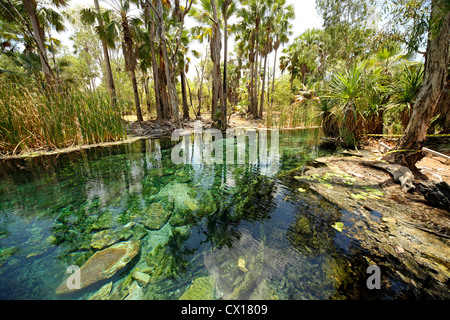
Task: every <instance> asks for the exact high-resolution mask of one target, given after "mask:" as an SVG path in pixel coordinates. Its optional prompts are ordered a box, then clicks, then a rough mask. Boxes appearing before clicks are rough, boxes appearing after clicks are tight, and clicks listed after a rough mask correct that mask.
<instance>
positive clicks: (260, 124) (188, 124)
mask: <svg viewBox="0 0 450 320" xmlns="http://www.w3.org/2000/svg"><path fill="white" fill-rule="evenodd" d="M124 121H125V126H126V138H125V139H123V140H119V141H112V142H100V143H93V144H83V145H73V146H70V147H66V148H54V149H51V150H47V149H32V150H27V151H26V152H21V153H18V154H0V160H6V159H23V158H34V157H39V156H44V155H57V154H63V153H69V152H74V151H80V150H86V149H90V148H97V147H108V146H114V145H119V144H125V143H133V142H135V141H137V140H141V139H151V138H170V136H171V134H172V132H173V131H174V130H175V129H176V127H175V125H174V124H173V123H171V122H169V121H167V122H162V123H160V122H157V121H155V120H146V121H143V122H141V123H139V122H137V121H136V116H126V117H124ZM195 121H198V120H197V119H189V120H185V121H182V123H181V127H182V128H183V129H185V130H193V129H194V122H195ZM200 121H201V122H202V126H203V129H204V130H207V129H210V128H214V126H213V122H212V121H211V118H210V116H209V115H204V116H203V117H201V119H200ZM228 127H229V128H231V129H233V128H235V129H236V128H248V129H250V128H265V124H264V121H263V120H261V119H246V118H244V117H241V116H239V115H235V114H234V115H232V116H231V118H230V121H229V123H228ZM316 128H318V127H316ZM295 129H304V128H300V127H298V128H283V130H295Z"/></svg>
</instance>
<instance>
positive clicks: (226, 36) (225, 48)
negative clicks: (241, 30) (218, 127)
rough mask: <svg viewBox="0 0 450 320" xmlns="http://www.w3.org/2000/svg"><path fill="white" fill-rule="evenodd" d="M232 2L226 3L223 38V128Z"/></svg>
mask: <svg viewBox="0 0 450 320" xmlns="http://www.w3.org/2000/svg"><path fill="white" fill-rule="evenodd" d="M230 4H231V1H226V2H224V4H223V5H224V10H223V11H224V14H223V15H224V20H225V23H224V31H223V33H224V36H223V42H224V49H223V108H222V109H223V110H222V113H221V116H222V118H221V121H222V127H223V128H225V129H226V128H227V102H228V101H227V100H228V99H227V98H228V92H227V91H228V90H227V73H228V12H227V11H228V6H230Z"/></svg>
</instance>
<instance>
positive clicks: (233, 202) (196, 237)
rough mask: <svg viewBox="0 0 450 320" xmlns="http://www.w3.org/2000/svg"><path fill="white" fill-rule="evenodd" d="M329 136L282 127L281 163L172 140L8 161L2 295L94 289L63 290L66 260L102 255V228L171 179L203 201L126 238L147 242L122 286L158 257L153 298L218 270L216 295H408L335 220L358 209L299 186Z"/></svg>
mask: <svg viewBox="0 0 450 320" xmlns="http://www.w3.org/2000/svg"><path fill="white" fill-rule="evenodd" d="M319 137H320V133H319V131H318V130H299V131H285V132H281V133H280V159H279V170H278V172H275V173H274V172H272V173H270V172H267V171H265V169H264V166H262V165H257V164H256V165H255V164H253V165H248V164H247V165H236V164H221V165H218V164H214V165H192V164H186V165H184V164H181V165H174V164H173V162H172V161H171V151H172V147H173V146H174V144H175V143H174V142H171V141H170V140H168V139H167V140H141V141H138V142H136V143H133V144H124V145H120V146H114V147H103V148H95V149H91V150H88V151H80V152H76V153H70V154H62V155H59V156H51V157H50V156H45V157H39V158H34V159H28V160H14V161H4V162H2V163H1V164H0V299H86V298H88V297H89V294H90V293H91V292H94V291H95V290H96V289H98V288H94V287H93V288H88V290H87V291H84V292H82V293H80V294H79V295H75V296H69V297H66V296H64V297H61V296H57V295H56V294H55V289H56V288H57V287H58V286H59V285H60V284H61V283H62V282H63V281H64V279H65V278H66V277H67V275H66V268H67V267H68V266H69V265H73V264H75V265H79V266H81V265H82V264H83V263H84V262H86V261H87V259H88V258H89V257H90V256H92V254H93V253H94V252H95V249H94V248H92V246H91V242H92V237H93V235H94V234H96V233H98V232H100V231H101V230H107V229H111V230H116V231H117V230H123V228H124V225H126V224H127V223H129V222H132V221H135V222H136V217H137V216H139V215H140V214H142V212H146V210H147V209H148V207H149V206H150V205H151V203H152V202H153V201H154V199H155V195H157V194H158V193H159V192H160V191H161V190H163V189H164V188H166V189H167V188H168V186H172V187H173V190H178V192H185V193H186V194H187V195H188V196H189V197H190V199H191V200H192V199H194V200H195V205H196V206H197V207H200V208H201V209H200V210H194V211H193V212H189V211H184V212H183V213H182V214H180V215H179V216H177V219H175V214H174V213H173V214H172V217H171V219H170V220H169V222H167V223H166V224H165V225H164V226H163V227H162V228H161V229H159V230H149V229H148V228H144V227H143V226H142V225H140V229H139V231H140V232H141V233H137V232H136V233H133V234H132V235H131V238H130V234H129V235H128V236H127V237H125V238H124V239H122V241H123V240H127V239H134V238H139V239H140V241H141V252H140V254H139V256H138V257H137V258H136V259H135V260H133V262H132V263H131V265H130V266H129V267H128V268H127V269H126V270H124V272H122V273H121V274H119V275H117V277H115V278H114V279H113V280H114V281H115V286H117V285H119V284H121V283H124V282H125V281H127V279H129V278H130V277H129V274H130V272H131V270H132V269H133V268H139V269H140V270H144V271H145V268H147V269H149V268H150V269H151V272H148V273H149V274H150V275H151V280H150V282H149V283H148V284H147V285H146V286H145V288H144V296H143V298H144V299H179V298H180V297H181V296H182V295H183V293H184V292H185V291H186V290H187V289H188V288H189V286H191V285H192V283H193V281H194V280H195V279H198V278H201V277H208V276H210V277H212V279H214V281H215V288H216V290H215V296H214V298H217V299H283V300H286V299H346V298H351V299H378V298H384V299H391V298H396V297H398V296H399V295H400V294H402V292H403V291H404V290H405V287H404V285H403V284H402V283H401V282H400V281H397V280H396V279H394V278H392V279H390V278H389V279H385V280H386V281H390V282H391V285H390V286H389V289H384V290H368V289H367V287H366V279H367V274H366V269H367V266H368V264H367V262H366V260H365V258H364V256H367V253H366V252H364V251H363V250H362V249H361V248H360V247H359V245H358V243H357V242H356V241H354V240H353V239H351V238H349V237H348V236H347V235H346V234H345V232H339V231H337V230H335V229H333V228H332V227H331V226H332V225H333V224H334V223H335V222H336V221H342V222H344V223H348V222H349V221H351V220H352V216H351V213H349V212H347V211H345V210H342V209H340V208H339V207H337V206H336V205H334V204H331V203H329V202H328V201H326V200H325V199H324V198H322V197H321V196H320V195H318V194H316V193H314V192H313V191H307V192H299V191H298V188H299V187H300V183H299V182H298V181H297V180H295V179H293V178H290V177H289V175H287V176H285V175H283V173H284V172H287V171H289V170H291V169H294V168H298V167H301V166H302V165H306V164H308V163H309V162H310V161H311V160H313V159H314V158H315V157H318V156H324V155H327V154H330V152H329V151H326V150H322V149H320V148H318V144H319V143H320V139H319ZM247 156H248V155H247ZM180 190H181V191H180ZM173 196H174V197H176V196H180V194H177V195H173ZM185 196H186V195H185ZM202 210H203V211H204V212H202ZM137 222H139V221H137ZM172 224H173V225H176V226H173V225H172ZM133 230H138V229H133ZM158 248H159V249H158ZM158 250H159V251H158ZM161 257H163V258H161Z"/></svg>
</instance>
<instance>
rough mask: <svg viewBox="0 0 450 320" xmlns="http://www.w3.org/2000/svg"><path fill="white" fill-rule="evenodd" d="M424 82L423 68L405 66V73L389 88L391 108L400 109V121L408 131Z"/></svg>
mask: <svg viewBox="0 0 450 320" xmlns="http://www.w3.org/2000/svg"><path fill="white" fill-rule="evenodd" d="M422 81H423V67H422V66H415V65H404V68H403V71H402V73H401V74H400V76H399V78H398V80H397V81H395V82H393V83H392V84H391V85H390V86H389V90H390V94H391V96H392V97H391V103H390V104H389V107H390V108H392V107H394V108H396V109H400V110H401V113H400V121H401V122H402V125H403V127H404V128H405V129H406V126H407V125H408V122H409V120H410V118H411V112H412V108H413V105H414V101H415V100H416V98H417V94H418V93H419V90H420V88H421V87H422Z"/></svg>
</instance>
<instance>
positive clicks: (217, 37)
mask: <svg viewBox="0 0 450 320" xmlns="http://www.w3.org/2000/svg"><path fill="white" fill-rule="evenodd" d="M211 8H212V12H213V20H214V21H213V26H212V29H213V32H212V38H211V60H212V62H213V87H212V89H213V92H212V104H211V105H212V110H211V111H212V115H211V116H212V119H213V121H219V122H220V123H219V128H221V129H223V126H224V125H226V122H225V123H223V122H222V114H223V113H224V112H225V116H226V110H224V107H225V106H224V101H223V90H222V88H221V87H222V86H221V84H222V81H221V79H220V49H221V34H220V26H219V20H218V17H217V6H216V1H215V0H213V1H211ZM218 101H220V114H221V116H220V117H216V112H217V109H218V106H217V102H218Z"/></svg>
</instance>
